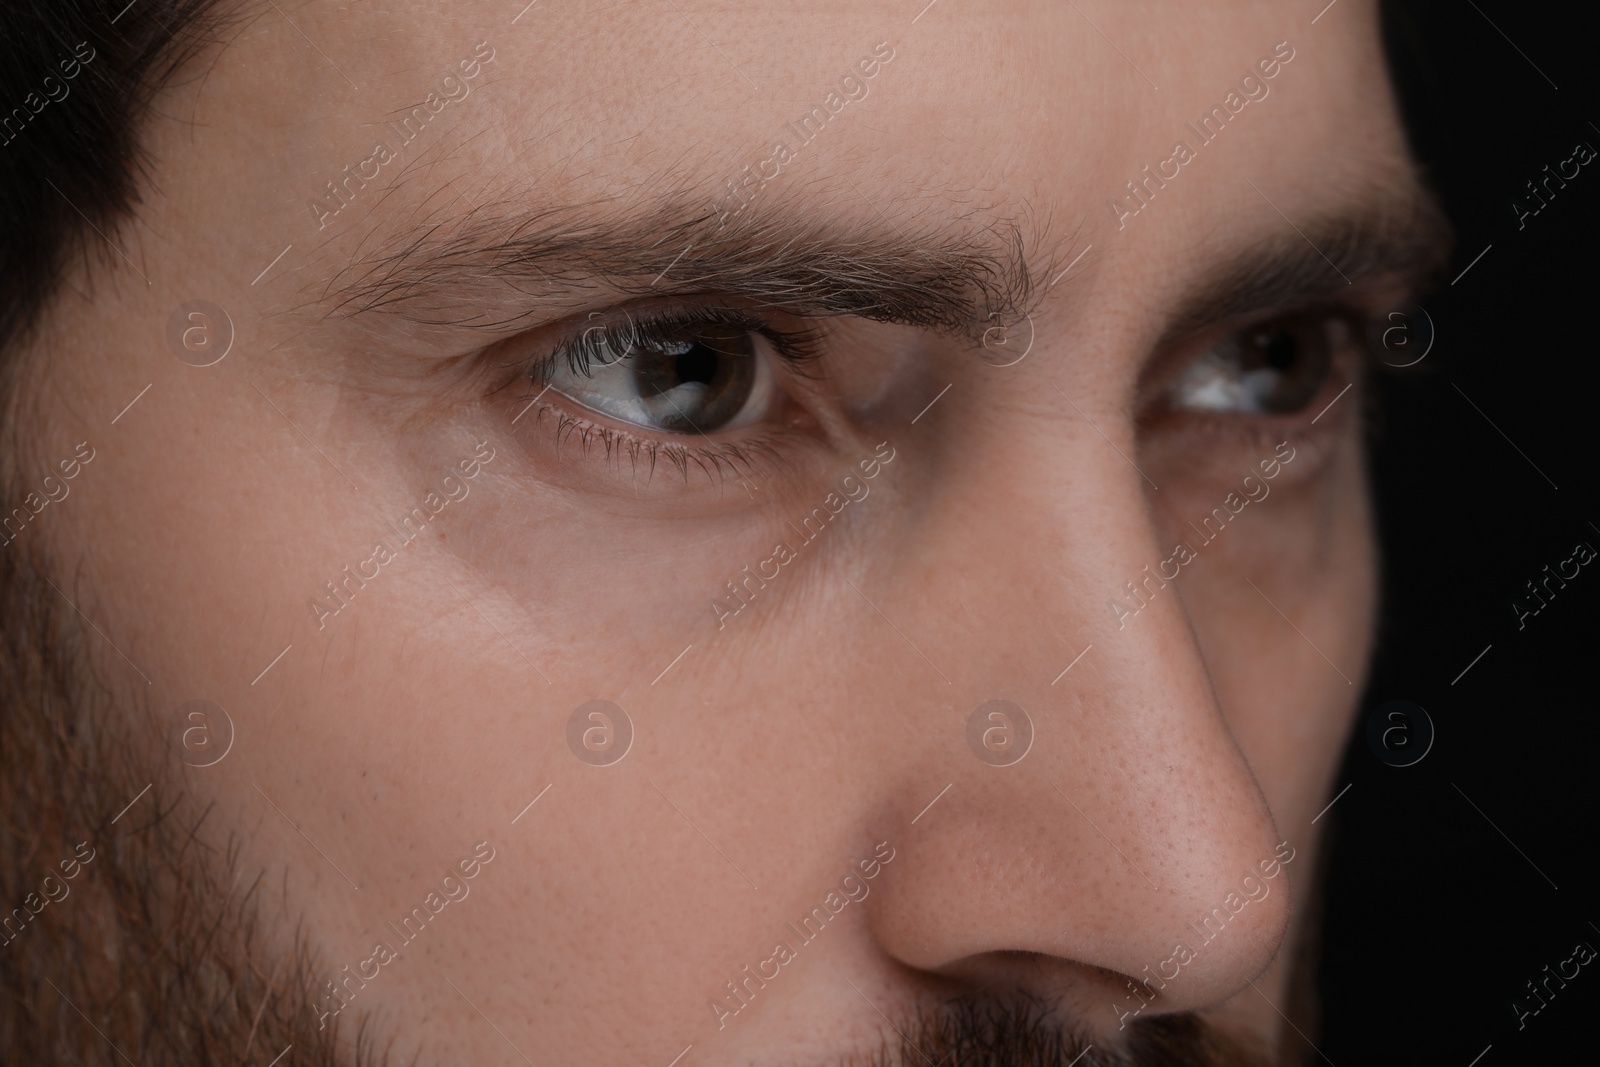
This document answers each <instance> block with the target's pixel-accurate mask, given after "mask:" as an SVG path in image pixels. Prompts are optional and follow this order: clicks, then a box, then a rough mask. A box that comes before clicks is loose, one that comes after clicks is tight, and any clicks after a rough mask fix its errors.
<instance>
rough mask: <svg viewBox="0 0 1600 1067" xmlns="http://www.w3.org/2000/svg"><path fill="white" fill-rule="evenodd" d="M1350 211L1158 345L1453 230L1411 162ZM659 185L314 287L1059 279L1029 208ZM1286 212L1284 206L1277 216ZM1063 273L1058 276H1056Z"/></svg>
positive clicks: (535, 216) (393, 298) (871, 315)
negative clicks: (723, 193)
mask: <svg viewBox="0 0 1600 1067" xmlns="http://www.w3.org/2000/svg"><path fill="white" fill-rule="evenodd" d="M1355 203H1356V206H1355V207H1354V209H1352V210H1348V211H1328V212H1325V213H1324V214H1322V215H1320V216H1315V217H1311V218H1308V219H1306V220H1304V221H1303V222H1302V223H1301V224H1299V225H1296V224H1295V223H1288V227H1289V228H1285V227H1284V226H1283V225H1282V224H1276V225H1274V226H1273V228H1272V236H1271V237H1269V238H1266V239H1263V240H1260V241H1257V242H1256V243H1255V244H1253V245H1251V246H1249V247H1246V248H1244V249H1242V250H1239V251H1235V252H1233V253H1232V254H1231V255H1229V256H1227V258H1221V256H1220V255H1219V256H1218V258H1217V262H1216V264H1215V265H1214V266H1212V267H1209V268H1202V274H1203V276H1204V277H1205V278H1206V279H1207V281H1206V282H1205V283H1204V284H1202V285H1201V286H1200V287H1199V288H1198V289H1196V290H1194V291H1192V292H1190V293H1189V294H1187V295H1186V296H1185V297H1184V299H1183V300H1182V301H1181V302H1180V303H1179V305H1178V306H1177V307H1176V308H1175V309H1174V311H1173V313H1172V314H1171V316H1170V318H1169V322H1168V325H1167V328H1166V329H1165V330H1164V332H1163V337H1162V344H1166V343H1168V342H1169V341H1171V340H1173V339H1175V338H1178V337H1181V336H1185V335H1187V334H1190V333H1193V332H1195V331H1197V330H1199V329H1202V328H1205V327H1208V326H1212V325H1214V324H1216V323H1218V322H1221V321H1224V320H1226V319H1229V318H1232V317H1235V316H1238V315H1242V314H1245V313H1249V312H1255V311H1261V310H1266V309H1272V308H1279V307H1285V308H1288V307H1294V306H1297V305H1298V306H1304V305H1308V304H1311V303H1314V302H1316V301H1319V300H1332V299H1337V298H1338V297H1339V296H1340V294H1341V293H1343V292H1345V291H1347V290H1352V289H1370V288H1372V287H1374V286H1377V285H1389V286H1399V287H1403V288H1405V289H1408V290H1416V289H1418V288H1420V287H1421V286H1422V285H1423V284H1425V283H1426V282H1427V281H1428V280H1429V279H1430V278H1431V277H1432V276H1433V275H1434V274H1435V273H1436V272H1437V271H1439V270H1440V269H1442V267H1443V265H1444V264H1445V263H1446V262H1447V261H1448V258H1449V255H1450V252H1451V249H1452V248H1453V244H1454V239H1453V236H1452V234H1451V230H1450V227H1449V224H1448V222H1447V221H1446V220H1445V218H1444V215H1443V213H1442V211H1441V210H1440V209H1439V207H1438V205H1437V203H1436V201H1435V200H1434V198H1433V197H1432V195H1431V194H1430V193H1429V192H1427V190H1425V189H1424V188H1423V187H1422V186H1421V185H1420V184H1419V183H1417V182H1416V181H1415V180H1414V179H1409V178H1408V179H1407V180H1402V181H1397V182H1390V183H1386V184H1384V185H1383V186H1379V187H1376V188H1374V189H1373V190H1372V191H1370V192H1369V193H1367V194H1366V195H1363V196H1360V197H1358V198H1357V199H1356V201H1355ZM686 205H687V202H669V203H666V204H665V205H664V206H660V207H657V208H655V209H653V210H650V211H648V212H646V213H642V214H641V213H632V214H629V213H627V212H626V211H625V210H624V209H622V208H620V207H618V208H616V209H614V210H613V212H612V213H611V214H610V215H607V214H606V212H605V205H604V204H596V203H590V204H585V205H567V206H561V207H553V208H547V209H543V210H539V211H533V212H528V211H517V210H514V209H511V208H509V207H499V208H495V209H492V210H490V209H483V208H473V209H471V210H469V211H468V212H467V213H466V214H465V215H462V216H457V217H454V218H449V219H443V220H440V221H434V222H427V223H424V224H423V225H422V226H420V227H414V228H412V229H411V230H409V231H408V232H407V233H406V234H405V235H404V236H402V237H400V238H399V239H394V240H391V241H390V242H389V244H388V245H387V246H386V247H380V248H379V249H378V250H377V251H375V252H373V253H371V254H369V255H368V256H366V257H365V258H362V259H358V260H355V261H353V262H351V263H350V264H348V265H347V266H346V267H344V268H343V269H341V270H340V271H338V272H337V273H336V274H335V275H334V277H333V278H331V279H330V280H329V281H328V283H327V285H326V286H325V287H324V289H323V291H322V293H321V294H320V296H319V297H318V299H317V300H316V301H315V302H316V303H317V304H319V305H320V306H322V307H324V308H325V309H328V313H329V314H332V315H343V316H352V317H353V316H362V315H366V314H368V313H372V312H389V313H394V314H398V315H401V316H403V317H405V318H406V319H408V320H410V321H412V322H415V323H419V324H423V325H432V326H449V327H476V328H483V329H493V330H503V329H510V328H513V327H521V326H527V325H532V324H533V322H534V320H537V319H549V318H555V317H559V315H560V314H561V313H562V312H561V311H557V312H555V313H552V311H551V309H552V306H556V307H559V308H561V309H563V310H564V311H566V312H570V311H572V310H576V308H577V306H578V305H579V304H581V303H582V302H583V301H584V300H585V299H597V298H605V299H608V300H616V299H622V298H628V297H642V296H681V295H685V294H689V293H717V294H720V295H724V296H728V297H736V298H740V299H743V300H747V301H750V302H751V303H753V304H755V305H756V306H764V307H772V308H776V309H782V310H785V311H788V312H790V313H795V314H800V315H816V316H838V315H854V316H859V317H862V318H867V319H872V320H876V321H880V322H892V323H900V324H905V325H910V326H916V327H921V328H924V329H929V330H933V331H936V332H940V333H945V334H950V335H954V336H959V337H965V338H968V339H973V340H976V339H977V338H978V337H979V336H981V335H982V333H983V331H984V330H985V329H986V328H988V327H990V326H993V325H996V324H999V325H1009V324H1014V323H1017V322H1020V321H1021V320H1022V319H1023V318H1024V317H1025V316H1026V315H1027V314H1029V313H1031V312H1032V311H1034V310H1036V308H1037V305H1038V303H1039V301H1040V300H1042V298H1043V296H1044V295H1045V293H1046V292H1047V291H1048V290H1049V289H1050V288H1051V287H1052V286H1053V284H1054V282H1051V283H1050V284H1048V285H1046V284H1043V282H1042V279H1045V278H1048V277H1051V276H1052V272H1053V271H1054V268H1055V267H1056V265H1057V260H1058V258H1060V257H1058V256H1057V255H1055V254H1053V253H1052V254H1047V253H1044V252H1042V251H1041V249H1043V248H1044V247H1045V246H1046V233H1047V230H1048V226H1047V225H1044V224H1039V223H1037V222H1036V220H1035V219H1034V218H1033V217H1032V216H1028V215H1024V216H1023V217H1022V218H1021V219H1016V218H1007V217H999V218H997V219H996V220H994V221H988V220H984V219H982V218H980V217H979V216H978V215H977V214H976V213H972V214H969V215H967V216H965V217H963V218H959V219H957V220H954V221H953V222H945V223H943V224H942V225H940V226H937V227H929V226H923V227H921V228H915V229H913V231H912V232H910V233H908V232H907V230H906V229H905V228H903V227H901V226H897V225H895V224H894V223H893V222H891V221H889V220H888V219H887V218H886V217H883V216H882V215H881V214H880V215H879V217H878V219H876V220H866V221H842V220H839V219H836V218H833V217H831V216H830V215H829V214H828V213H827V211H826V210H825V209H824V208H823V207H820V206H813V207H811V209H810V210H807V209H806V208H805V207H804V206H802V205H798V204H792V203H784V202H779V203H775V204H773V205H772V206H771V207H770V209H769V210H766V211H763V212H759V213H757V212H751V213H749V214H744V213H741V214H738V215H735V216H733V217H732V218H731V219H730V218H728V217H727V216H719V215H718V214H717V213H716V212H714V211H711V210H708V209H706V208H705V207H703V206H699V205H695V206H692V207H691V206H686ZM1283 222H1286V223H1287V222H1288V220H1287V219H1286V218H1285V219H1284V220H1283ZM1058 280H1059V279H1058Z"/></svg>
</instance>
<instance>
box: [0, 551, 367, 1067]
mask: <svg viewBox="0 0 1600 1067" xmlns="http://www.w3.org/2000/svg"><path fill="white" fill-rule="evenodd" d="M37 543H38V542H37V541H36V542H35V544H37ZM48 563H49V561H48V560H47V559H45V558H42V556H41V553H39V552H37V551H32V552H28V551H26V549H25V548H24V546H22V545H18V544H15V543H13V544H11V545H9V546H8V547H7V550H6V551H4V552H3V553H0V621H3V633H0V908H11V909H12V910H10V911H7V912H4V913H0V1061H3V1062H5V1063H15V1064H30V1065H35V1064H36V1065H41V1067H42V1065H48V1064H87V1063H104V1064H118V1065H120V1064H123V1063H125V1062H126V1063H137V1064H139V1065H140V1067H156V1065H163V1064H171V1065H183V1067H205V1065H212V1064H216V1065H219V1067H220V1065H223V1064H227V1065H230V1067H232V1065H237V1064H241V1063H259V1064H265V1063H268V1062H270V1061H271V1060H272V1059H273V1057H275V1056H277V1055H279V1054H280V1053H282V1052H283V1051H285V1050H286V1049H288V1048H289V1047H291V1046H292V1047H293V1049H294V1052H293V1059H292V1062H293V1063H295V1064H297V1065H302V1064H303V1065H311V1067H379V1065H381V1064H382V1063H384V1062H386V1060H387V1049H386V1048H380V1047H378V1045H377V1043H376V1042H375V1041H374V1038H373V1028H372V1027H371V1026H370V1025H369V1024H368V1023H367V1022H365V1021H363V1022H361V1023H359V1024H357V1025H356V1026H354V1027H351V1026H348V1025H347V1026H346V1027H345V1039H343V1040H341V1039H340V1036H339V1030H338V1025H337V1021H335V1023H334V1024H333V1025H330V1026H329V1027H328V1028H327V1029H322V1030H319V1029H318V1027H317V1016H316V1014H315V1013H314V1012H313V1010H312V1002H313V1000H314V995H313V989H314V984H315V982H314V977H313V976H314V975H315V974H316V973H317V971H316V969H315V962H316V961H315V960H314V958H313V956H312V954H311V952H310V950H309V949H308V947H307V941H306V940H305V939H304V938H303V937H299V936H297V937H296V938H294V939H284V938H281V937H280V936H277V934H278V931H280V930H283V929H290V930H295V931H296V933H297V935H298V933H299V930H300V927H299V925H298V923H297V922H295V921H294V920H293V918H292V917H290V916H288V915H287V914H286V902H287V894H286V887H284V886H280V887H279V888H278V889H277V890H274V889H273V887H272V886H270V885H269V884H267V883H266V882H265V881H264V880H263V876H261V875H259V874H258V875H255V876H254V877H249V876H247V872H245V871H244V870H242V869H241V867H240V862H239V855H240V850H239V842H238V839H237V837H235V836H232V835H229V834H226V833H221V832H219V830H218V828H217V827H214V826H207V825H206V815H207V809H206V808H205V807H204V806H203V805H202V803H201V802H200V801H198V800H197V799H196V798H195V797H193V796H192V795H190V794H188V793H187V792H186V791H185V787H184V782H183V780H182V779H181V777H180V775H179V772H178V771H177V770H175V769H174V766H173V765H174V764H175V763H176V762H177V761H174V760H169V759H164V758H163V754H164V752H163V749H162V746H161V743H160V742H161V741H162V740H165V739H166V737H167V735H168V734H169V733H170V731H168V730H166V729H164V728H163V726H162V725H161V724H160V723H159V721H158V719H159V716H158V715H156V714H154V713H153V711H152V709H151V708H150V707H149V706H148V701H147V700H142V699H140V697H139V695H138V694H128V693H125V692H124V690H126V689H127V688H128V687H127V686H126V685H121V684H118V683H115V682H113V681H111V680H110V679H112V678H114V677H117V676H116V675H114V674H113V669H114V667H115V654H114V653H109V652H108V649H107V648H106V646H105V645H104V640H105V639H104V638H102V637H100V636H99V635H97V633H96V632H95V630H94V629H93V628H91V627H90V626H89V625H87V624H86V623H85V622H84V621H83V618H82V617H80V616H79V615H78V614H77V611H76V610H75V609H74V608H73V607H71V606H70V605H69V604H68V603H67V602H66V600H65V597H66V596H68V595H73V598H74V601H75V602H76V603H77V604H79V605H88V606H89V607H90V610H91V611H92V598H91V599H88V600H86V599H85V598H84V597H83V596H81V595H77V591H76V590H75V589H74V588H73V586H72V583H71V582H70V581H68V580H67V579H65V578H64V577H62V575H63V574H64V572H63V571H62V570H60V569H54V570H53V571H52V570H46V569H45V568H46V567H47V566H48ZM46 573H54V574H56V575H57V577H56V578H55V582H56V584H57V585H58V586H61V587H62V590H61V591H60V592H58V591H57V590H55V589H52V588H51V587H50V585H49V584H48V583H46V582H45V581H44V580H43V579H42V578H41V577H40V576H41V575H42V574H46ZM97 643H98V647H97ZM97 652H98V653H100V655H95V654H94V653H97ZM100 667H104V668H105V669H104V672H103V673H104V676H105V677H104V678H102V677H101V671H100V669H99V668H100ZM138 688H140V689H142V688H143V687H142V686H139V687H138ZM152 739H154V740H152ZM147 787H148V788H147ZM219 838H220V839H221V841H222V843H221V844H219V843H218V839H219ZM85 855H88V856H91V857H92V859H91V860H90V861H89V862H87V863H82V862H79V861H80V860H81V858H82V857H83V856H85ZM74 864H75V865H76V866H74ZM68 871H72V872H73V873H72V874H71V875H70V876H69V875H68V874H67V872H68ZM47 878H48V879H49V881H48V882H46V879H47ZM63 893H64V895H63ZM57 898H59V899H57ZM286 919H287V920H288V921H284V920H286ZM286 943H287V947H286Z"/></svg>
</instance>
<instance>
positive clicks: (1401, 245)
mask: <svg viewBox="0 0 1600 1067" xmlns="http://www.w3.org/2000/svg"><path fill="white" fill-rule="evenodd" d="M1284 223H1287V227H1285V226H1284V225H1283V224H1284ZM1454 248H1455V234H1454V232H1453V230H1452V228H1451V226H1450V223H1449V221H1448V219H1446V217H1445V215H1444V212H1443V210H1442V208H1441V207H1440V206H1439V203H1438V201H1437V199H1436V198H1435V197H1434V195H1433V194H1432V193H1431V192H1430V191H1429V190H1428V189H1426V188H1425V187H1424V186H1422V185H1421V184H1420V183H1419V182H1416V181H1415V180H1406V181H1402V182H1399V183H1395V184H1389V185H1386V186H1384V187H1382V188H1379V189H1377V190H1375V191H1373V192H1371V193H1369V194H1367V195H1364V196H1361V197H1359V198H1358V200H1357V207H1356V208H1355V210H1354V211H1349V212H1341V213H1324V214H1322V215H1318V216H1313V217H1311V218H1309V219H1306V220H1304V221H1303V222H1301V223H1300V224H1298V225H1296V224H1295V223H1292V222H1289V220H1288V219H1287V217H1285V218H1283V219H1282V222H1281V223H1280V224H1279V226H1278V227H1276V228H1275V231H1274V236H1273V237H1272V239H1271V240H1270V241H1268V242H1266V243H1264V244H1258V245H1256V246H1254V247H1251V248H1248V249H1245V250H1244V251H1243V252H1241V253H1237V254H1235V255H1233V256H1232V257H1230V258H1228V259H1226V260H1224V261H1222V262H1221V263H1219V264H1218V265H1217V266H1216V267H1215V268H1214V269H1213V270H1212V271H1211V272H1210V281H1209V282H1208V283H1207V284H1205V285H1204V286H1203V287H1201V288H1200V289H1198V290H1196V291H1194V292H1191V293H1190V294H1188V295H1187V297H1186V298H1185V299H1184V300H1183V302H1182V303H1181V304H1180V305H1179V307H1178V308H1177V309H1176V311H1175V312H1174V314H1173V316H1172V318H1171V321H1170V322H1169V324H1168V326H1167V329H1166V331H1165V335H1164V340H1170V339H1173V338H1176V337H1180V336H1185V335H1187V334H1191V333H1194V332H1195V331H1197V330H1200V329H1203V328H1205V327H1207V326H1213V325H1215V324H1217V323H1220V322H1225V321H1227V320H1228V319H1231V318H1235V317H1238V316H1241V315H1245V314H1248V313H1251V312H1260V311H1266V310H1271V309H1279V308H1282V309H1286V310H1287V309H1293V308H1295V307H1296V306H1302V307H1303V306H1306V305H1308V304H1312V303H1315V302H1317V301H1319V300H1336V299H1338V298H1340V297H1341V296H1345V297H1346V298H1348V296H1349V295H1354V294H1356V293H1361V292H1370V291H1371V290H1373V289H1376V288H1400V289H1403V290H1406V291H1408V292H1409V293H1413V294H1414V293H1416V292H1418V291H1420V290H1422V289H1424V288H1425V287H1426V286H1428V285H1429V284H1430V283H1432V282H1433V281H1434V280H1435V279H1436V278H1437V276H1438V274H1439V272H1440V271H1442V270H1443V269H1444V267H1445V265H1446V264H1447V263H1449V261H1450V256H1451V253H1452V252H1453V251H1454Z"/></svg>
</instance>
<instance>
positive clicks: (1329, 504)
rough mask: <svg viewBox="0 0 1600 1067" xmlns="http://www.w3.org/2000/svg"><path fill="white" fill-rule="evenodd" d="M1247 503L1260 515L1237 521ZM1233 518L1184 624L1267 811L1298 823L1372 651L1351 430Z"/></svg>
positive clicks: (1312, 802)
mask: <svg viewBox="0 0 1600 1067" xmlns="http://www.w3.org/2000/svg"><path fill="white" fill-rule="evenodd" d="M1286 488H1288V487H1286ZM1258 509H1259V510H1258ZM1251 512H1255V515H1254V516H1253V517H1254V518H1256V519H1260V520H1263V521H1261V522H1260V523H1259V524H1257V525H1255V526H1250V527H1247V526H1246V525H1245V523H1246V521H1247V520H1249V519H1251V518H1252V515H1251ZM1240 518H1241V521H1240V524H1239V527H1238V528H1237V530H1236V531H1234V532H1238V533H1241V534H1246V535H1248V537H1249V540H1248V541H1246V540H1241V541H1240V542H1237V543H1235V545H1234V546H1233V548H1234V549H1236V552H1235V556H1234V558H1235V559H1236V560H1237V564H1238V565H1237V566H1236V567H1230V568H1228V569H1227V571H1226V572H1225V573H1224V572H1222V571H1221V570H1220V569H1219V570H1218V571H1217V572H1215V573H1204V572H1202V573H1204V584H1205V592H1204V594H1203V601H1204V603H1205V604H1206V605H1207V606H1206V608H1205V609H1204V610H1202V611H1199V612H1197V613H1196V617H1195V626H1196V632H1197V634H1198V635H1199V638H1200V642H1201V648H1202V652H1203V654H1204V656H1205V658H1206V662H1207V665H1208V667H1209V669H1210V670H1211V673H1212V675H1213V678H1214V679H1215V682H1216V686H1217V691H1218V694H1219V696H1220V697H1221V700H1222V706H1223V709H1224V713H1225V714H1226V716H1227V718H1228V722H1229V726H1230V728H1231V729H1232V731H1233V733H1234V735H1235V737H1236V738H1237V740H1238V743H1239V746H1240V748H1241V750H1242V751H1243V753H1244V756H1245V758H1246V759H1247V760H1248V761H1249V763H1250V765H1251V768H1252V770H1253V771H1254V773H1255V775H1256V777H1257V779H1258V780H1259V781H1260V783H1261V788H1262V790H1263V792H1264V793H1265V795H1266V797H1267V801H1268V804H1269V806H1270V807H1271V808H1272V810H1273V813H1274V815H1275V817H1276V818H1277V819H1278V821H1279V824H1280V825H1306V824H1308V823H1309V821H1310V819H1311V817H1312V816H1313V815H1315V814H1316V813H1317V810H1318V809H1319V808H1321V807H1322V806H1323V804H1325V803H1326V801H1327V797H1326V796H1325V794H1326V793H1327V790H1328V786H1329V783H1330V781H1331V776H1332V774H1333V773H1334V770H1335V768H1336V767H1337V764H1338V761H1339V758H1340V755H1341V753H1342V750H1343V746H1344V742H1345V739H1346V736H1347V734H1348V731H1349V730H1350V728H1351V726H1352V723H1353V717H1354V715H1355V711H1356V707H1357V704H1358V701H1359V699H1360V693H1361V688H1362V684H1363V681H1364V679H1365V675H1366V669H1367V664H1368V661H1369V659H1370V657H1371V654H1372V646H1373V630H1374V625H1375V613H1376V606H1377V548H1376V544H1375V541H1374V537H1373V531H1372V527H1371V515H1370V506H1369V502H1368V499H1367V485H1366V479H1365V476H1364V474H1363V472H1362V464H1361V452H1360V448H1359V442H1358V441H1357V439H1356V437H1355V435H1353V434H1346V435H1345V436H1344V437H1343V439H1342V440H1341V442H1340V443H1339V444H1338V445H1337V446H1336V447H1335V449H1334V450H1333V452H1332V453H1331V454H1330V455H1329V456H1328V459H1327V467H1326V470H1325V471H1324V474H1323V476H1322V477H1321V478H1319V479H1317V480H1315V481H1313V482H1310V483H1307V484H1304V485H1299V486H1294V487H1292V490H1291V491H1289V492H1283V493H1278V492H1274V493H1273V495H1272V496H1271V497H1270V498H1269V499H1268V500H1266V501H1265V502H1263V503H1261V504H1259V505H1257V504H1252V505H1251V506H1250V508H1249V509H1247V510H1246V512H1245V513H1244V514H1243V515H1242V516H1241V517H1240ZM1224 536H1225V537H1226V536H1229V535H1228V534H1225V535H1224ZM1197 576H1198V575H1197ZM1244 577H1248V578H1249V579H1250V581H1251V582H1253V583H1254V584H1255V585H1256V586H1257V587H1258V588H1259V590H1260V593H1258V592H1256V591H1255V590H1252V589H1251V588H1250V586H1249V585H1246V584H1245V582H1244ZM1229 585H1231V586H1232V588H1231V589H1229V588H1228V586H1229ZM1263 594H1264V595H1263ZM1269 599H1270V600H1271V604H1269V603H1268V602H1267V601H1268V600H1269ZM1279 610H1281V611H1282V612H1283V615H1280V614H1279ZM1284 615H1287V616H1288V620H1292V622H1293V625H1292V626H1291V625H1290V621H1286V620H1285V618H1284ZM1296 628H1298V630H1299V632H1296ZM1285 708H1297V709H1303V710H1301V711H1298V712H1297V713H1295V714H1292V715H1291V714H1286V713H1285V712H1284V709H1285Z"/></svg>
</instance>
